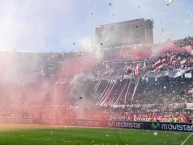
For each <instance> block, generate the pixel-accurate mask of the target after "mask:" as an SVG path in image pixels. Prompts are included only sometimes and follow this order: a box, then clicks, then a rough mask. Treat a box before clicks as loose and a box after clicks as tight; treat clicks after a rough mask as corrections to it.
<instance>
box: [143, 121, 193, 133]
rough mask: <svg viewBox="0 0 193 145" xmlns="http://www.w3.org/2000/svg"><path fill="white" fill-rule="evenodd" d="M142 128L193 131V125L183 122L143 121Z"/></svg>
mask: <svg viewBox="0 0 193 145" xmlns="http://www.w3.org/2000/svg"><path fill="white" fill-rule="evenodd" d="M143 129H147V130H165V131H184V132H193V125H192V124H184V123H159V122H145V123H143Z"/></svg>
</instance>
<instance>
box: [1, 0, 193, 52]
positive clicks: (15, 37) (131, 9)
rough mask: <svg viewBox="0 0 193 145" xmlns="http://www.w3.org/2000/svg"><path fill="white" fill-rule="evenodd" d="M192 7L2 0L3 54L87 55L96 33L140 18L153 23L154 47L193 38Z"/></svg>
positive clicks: (135, 1)
mask: <svg viewBox="0 0 193 145" xmlns="http://www.w3.org/2000/svg"><path fill="white" fill-rule="evenodd" d="M109 3H111V4H109ZM192 7H193V1H192V0H174V2H173V3H172V4H171V5H169V6H168V5H167V0H0V50H8V51H10V50H11V51H12V50H15V49H16V50H17V51H32V52H42V51H43V52H45V51H47V52H49V51H52V52H54V51H82V50H84V49H85V47H89V46H90V45H91V44H90V42H93V39H94V34H95V28H96V27H98V26H100V25H102V24H108V23H114V22H120V21H128V20H132V19H138V18H145V19H153V20H154V42H155V43H158V42H163V41H165V40H167V39H168V38H171V39H172V40H174V39H179V38H184V37H186V36H188V35H189V36H193V9H192Z"/></svg>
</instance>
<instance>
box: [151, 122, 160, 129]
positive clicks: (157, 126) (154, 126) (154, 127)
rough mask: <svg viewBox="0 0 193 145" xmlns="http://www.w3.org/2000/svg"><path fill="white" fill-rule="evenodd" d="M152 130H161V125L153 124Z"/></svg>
mask: <svg viewBox="0 0 193 145" xmlns="http://www.w3.org/2000/svg"><path fill="white" fill-rule="evenodd" d="M151 128H152V129H160V124H159V123H152V124H151Z"/></svg>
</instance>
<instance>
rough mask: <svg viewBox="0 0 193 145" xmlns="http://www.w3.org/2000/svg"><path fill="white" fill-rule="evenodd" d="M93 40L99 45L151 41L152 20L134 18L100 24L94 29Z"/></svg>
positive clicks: (108, 45)
mask: <svg viewBox="0 0 193 145" xmlns="http://www.w3.org/2000/svg"><path fill="white" fill-rule="evenodd" d="M95 42H96V45H97V46H100V47H113V46H124V45H133V44H144V43H149V44H152V43H153V21H152V20H150V19H148V20H145V19H136V20H131V21H126V22H119V23H113V24H107V25H101V26H100V27H97V28H96V30H95Z"/></svg>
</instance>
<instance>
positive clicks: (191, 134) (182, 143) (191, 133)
mask: <svg viewBox="0 0 193 145" xmlns="http://www.w3.org/2000/svg"><path fill="white" fill-rule="evenodd" d="M192 135H193V133H191V134H190V135H189V136H188V137H187V138H186V139H185V140H184V142H183V143H182V144H181V145H184V144H185V143H186V141H187V140H188V139H189V138H190V137H191V136H192Z"/></svg>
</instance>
